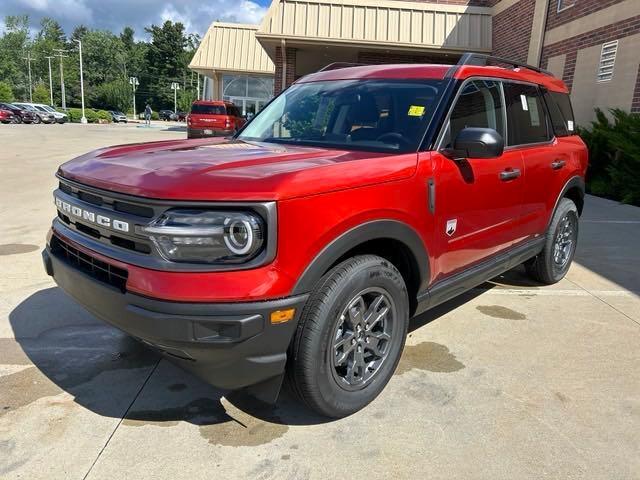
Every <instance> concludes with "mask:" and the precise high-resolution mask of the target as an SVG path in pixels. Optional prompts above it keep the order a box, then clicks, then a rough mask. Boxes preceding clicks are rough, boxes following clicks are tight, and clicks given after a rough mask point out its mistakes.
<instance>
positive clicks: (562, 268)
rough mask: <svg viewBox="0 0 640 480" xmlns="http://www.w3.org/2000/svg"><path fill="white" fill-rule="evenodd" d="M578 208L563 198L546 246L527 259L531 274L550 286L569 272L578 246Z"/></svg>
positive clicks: (549, 231) (526, 266)
mask: <svg viewBox="0 0 640 480" xmlns="http://www.w3.org/2000/svg"><path fill="white" fill-rule="evenodd" d="M578 218H579V216H578V208H577V207H576V204H575V203H573V201H572V200H570V199H568V198H563V199H562V200H560V204H559V205H558V208H557V209H556V212H555V214H554V215H553V218H552V220H551V224H550V226H549V230H548V231H547V235H546V238H545V244H544V249H543V250H542V252H540V253H539V254H538V255H537V256H536V257H534V258H532V259H531V260H528V261H527V262H525V264H524V265H525V268H526V269H527V273H528V274H529V276H531V277H532V278H533V279H534V280H537V281H538V282H540V283H544V284H546V285H552V284H554V283H558V282H559V281H560V280H562V279H563V278H564V276H565V275H566V274H567V272H568V271H569V267H571V263H572V262H573V257H574V255H575V253H576V247H577V245H578Z"/></svg>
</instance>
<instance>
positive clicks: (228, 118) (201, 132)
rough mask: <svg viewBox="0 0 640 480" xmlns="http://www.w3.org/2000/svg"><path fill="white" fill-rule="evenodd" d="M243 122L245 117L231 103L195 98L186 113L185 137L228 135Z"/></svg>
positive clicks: (234, 131) (233, 132)
mask: <svg viewBox="0 0 640 480" xmlns="http://www.w3.org/2000/svg"><path fill="white" fill-rule="evenodd" d="M244 124H245V119H244V118H243V117H242V114H241V113H240V110H239V109H238V107H236V106H235V105H234V104H233V103H231V102H221V101H206V100H196V101H195V102H193V104H192V105H191V113H189V115H187V138H203V137H211V136H214V135H225V136H230V135H234V134H235V133H236V132H237V131H238V130H240V128H242V126H243V125H244Z"/></svg>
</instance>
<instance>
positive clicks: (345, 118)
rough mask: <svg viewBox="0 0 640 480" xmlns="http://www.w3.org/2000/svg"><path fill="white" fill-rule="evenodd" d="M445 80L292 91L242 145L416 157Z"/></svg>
mask: <svg viewBox="0 0 640 480" xmlns="http://www.w3.org/2000/svg"><path fill="white" fill-rule="evenodd" d="M442 85H443V82H442V81H441V80H410V81H409V80H401V81H398V80H337V81H329V82H313V83H301V84H297V85H294V86H292V87H291V88H289V89H288V90H286V91H285V92H284V93H283V94H282V95H280V96H279V97H278V98H276V99H275V100H274V101H273V102H271V103H270V104H269V105H268V106H267V107H266V108H265V109H264V110H263V111H261V112H260V113H259V114H258V115H257V116H256V117H255V118H254V119H253V121H252V122H251V123H250V124H249V125H248V126H247V127H246V128H245V129H244V130H243V131H242V133H241V134H240V135H239V136H238V138H240V139H241V140H249V141H260V142H273V143H287V144H300V145H310V146H326V147H336V148H348V149H365V150H367V149H373V150H382V151H394V152H398V151H402V152H409V151H416V150H417V149H418V147H419V144H420V141H421V140H422V136H423V134H424V132H425V129H426V127H427V125H428V123H429V121H430V120H431V118H432V116H433V111H434V109H435V105H436V103H437V100H438V96H439V94H440V90H441V88H442Z"/></svg>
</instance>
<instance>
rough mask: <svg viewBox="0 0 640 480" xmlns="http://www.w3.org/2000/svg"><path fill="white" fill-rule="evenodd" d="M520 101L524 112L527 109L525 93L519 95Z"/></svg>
mask: <svg viewBox="0 0 640 480" xmlns="http://www.w3.org/2000/svg"><path fill="white" fill-rule="evenodd" d="M520 102H522V110H524V111H525V112H528V111H529V104H528V103H527V96H526V95H520Z"/></svg>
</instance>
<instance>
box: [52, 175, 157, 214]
mask: <svg viewBox="0 0 640 480" xmlns="http://www.w3.org/2000/svg"><path fill="white" fill-rule="evenodd" d="M59 188H60V190H62V191H63V192H64V193H66V194H67V195H71V196H72V197H75V198H77V199H79V200H82V201H84V202H87V203H90V204H92V205H97V206H99V207H100V206H105V207H106V208H111V209H113V210H114V211H116V212H122V213H129V214H132V215H137V216H139V217H144V218H153V217H154V215H155V212H154V210H153V208H151V207H145V206H144V205H137V204H135V203H129V202H122V201H119V200H112V199H110V198H106V197H102V196H100V195H96V194H94V193H89V192H85V191H83V190H80V189H77V188H73V187H71V185H68V184H66V183H64V182H59Z"/></svg>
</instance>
